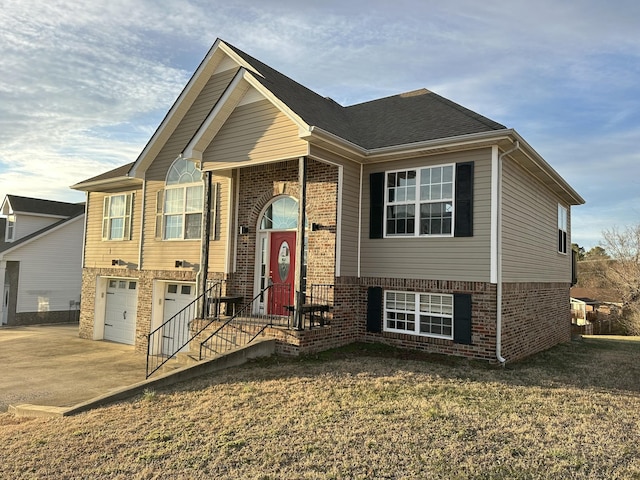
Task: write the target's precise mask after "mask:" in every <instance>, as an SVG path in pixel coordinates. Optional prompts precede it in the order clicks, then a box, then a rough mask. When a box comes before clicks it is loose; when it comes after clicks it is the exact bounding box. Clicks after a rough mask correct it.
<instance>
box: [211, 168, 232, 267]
mask: <svg viewBox="0 0 640 480" xmlns="http://www.w3.org/2000/svg"><path fill="white" fill-rule="evenodd" d="M228 175H229V176H228V177H223V176H218V175H214V176H213V179H212V182H213V183H214V184H217V185H218V192H217V202H218V203H217V205H216V207H215V214H216V215H215V216H216V226H215V236H211V239H210V242H209V271H210V272H219V273H222V272H224V271H225V259H226V248H227V235H228V232H229V225H228V223H229V193H230V191H231V181H232V180H231V172H228Z"/></svg>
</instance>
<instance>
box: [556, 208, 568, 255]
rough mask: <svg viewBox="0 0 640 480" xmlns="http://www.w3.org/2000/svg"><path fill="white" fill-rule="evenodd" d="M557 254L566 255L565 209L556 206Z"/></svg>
mask: <svg viewBox="0 0 640 480" xmlns="http://www.w3.org/2000/svg"><path fill="white" fill-rule="evenodd" d="M558 253H567V209H566V208H565V207H563V206H562V205H558Z"/></svg>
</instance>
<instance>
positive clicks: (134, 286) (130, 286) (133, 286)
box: [129, 282, 136, 290]
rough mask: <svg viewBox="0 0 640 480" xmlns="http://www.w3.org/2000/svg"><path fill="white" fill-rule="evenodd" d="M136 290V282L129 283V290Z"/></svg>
mask: <svg viewBox="0 0 640 480" xmlns="http://www.w3.org/2000/svg"><path fill="white" fill-rule="evenodd" d="M135 289H136V282H129V290H135Z"/></svg>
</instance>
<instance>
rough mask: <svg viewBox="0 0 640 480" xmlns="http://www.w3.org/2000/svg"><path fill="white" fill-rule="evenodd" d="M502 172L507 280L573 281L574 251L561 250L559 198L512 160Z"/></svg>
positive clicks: (504, 266) (503, 233)
mask: <svg viewBox="0 0 640 480" xmlns="http://www.w3.org/2000/svg"><path fill="white" fill-rule="evenodd" d="M502 172H503V175H502V178H503V180H502V181H503V199H502V210H503V217H502V218H503V221H502V239H503V240H502V246H503V273H502V278H503V280H504V281H505V282H570V281H571V255H565V254H561V253H558V199H557V198H556V197H555V196H554V195H553V194H552V193H551V192H550V191H549V190H547V189H546V188H545V187H544V186H543V185H542V184H541V183H540V182H538V181H537V180H536V179H535V178H533V177H532V176H531V175H530V174H528V173H527V172H526V171H525V170H523V169H522V168H520V167H519V166H518V165H517V164H515V163H514V162H512V161H509V160H505V161H504V163H503V167H502ZM564 206H565V207H567V210H568V211H569V206H568V205H564ZM570 231H571V228H570V219H569V221H568V232H570ZM567 242H568V245H569V249H570V248H571V247H570V245H571V239H570V238H568V239H567Z"/></svg>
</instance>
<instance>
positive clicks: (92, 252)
mask: <svg viewBox="0 0 640 480" xmlns="http://www.w3.org/2000/svg"><path fill="white" fill-rule="evenodd" d="M129 193H133V195H134V197H133V215H132V218H131V239H130V240H102V214H103V207H104V198H105V197H108V196H110V195H121V194H129ZM87 202H88V204H87V230H86V240H85V258H84V266H85V267H88V268H102V267H111V260H121V261H122V262H124V264H125V265H126V267H127V268H138V252H139V245H140V224H141V220H142V190H141V189H137V190H126V191H122V192H109V193H102V192H90V193H89V195H88V197H87Z"/></svg>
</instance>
